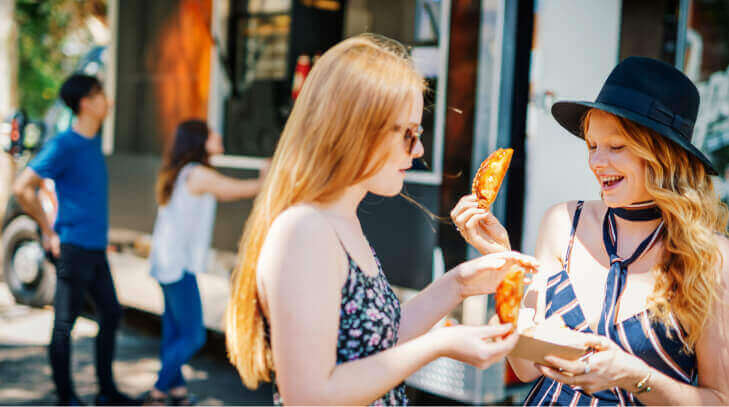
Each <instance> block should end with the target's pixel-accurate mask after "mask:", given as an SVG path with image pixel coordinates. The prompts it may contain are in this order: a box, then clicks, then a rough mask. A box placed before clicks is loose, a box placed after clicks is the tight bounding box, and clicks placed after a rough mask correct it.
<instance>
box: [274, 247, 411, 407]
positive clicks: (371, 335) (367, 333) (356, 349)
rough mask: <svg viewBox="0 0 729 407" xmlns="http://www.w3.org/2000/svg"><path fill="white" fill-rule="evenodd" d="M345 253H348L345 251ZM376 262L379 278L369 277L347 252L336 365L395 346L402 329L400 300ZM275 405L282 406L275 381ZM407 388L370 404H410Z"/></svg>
mask: <svg viewBox="0 0 729 407" xmlns="http://www.w3.org/2000/svg"><path fill="white" fill-rule="evenodd" d="M345 253H347V252H346V250H345ZM372 253H373V254H374V256H375V261H376V262H377V269H378V271H377V275H376V276H372V277H371V276H368V275H366V274H365V273H364V272H363V271H362V269H360V268H359V266H358V265H357V263H355V262H354V260H353V259H352V257H351V256H350V255H349V253H347V261H348V262H349V270H348V272H347V280H346V282H345V283H344V286H343V287H342V301H341V303H340V307H339V334H338V337H337V364H338V365H339V364H341V363H345V362H349V361H353V360H357V359H360V358H364V357H367V356H370V355H373V354H376V353H378V352H382V351H384V350H387V349H389V348H391V347H392V346H394V345H395V344H396V343H397V340H398V331H399V329H400V301H399V300H398V298H397V296H396V295H395V293H394V292H393V291H392V287H390V283H388V281H387V278H386V277H385V273H384V272H383V271H382V265H381V264H380V260H379V259H378V258H377V255H376V254H375V252H374V249H372ZM273 403H274V404H275V405H283V403H284V400H282V399H281V396H280V395H279V393H278V388H277V387H276V382H275V378H274V381H273ZM407 404H408V399H407V396H406V395H405V385H404V384H403V383H400V384H399V385H398V386H396V387H395V388H394V389H392V390H390V391H388V392H387V393H385V394H384V395H382V397H380V398H378V399H377V400H375V401H374V402H373V403H372V404H371V405H373V406H385V405H407Z"/></svg>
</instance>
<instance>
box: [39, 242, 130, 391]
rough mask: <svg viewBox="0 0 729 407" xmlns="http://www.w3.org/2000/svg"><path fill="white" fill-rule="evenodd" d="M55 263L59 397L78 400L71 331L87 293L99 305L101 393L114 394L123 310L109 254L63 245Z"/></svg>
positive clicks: (54, 355) (54, 351)
mask: <svg viewBox="0 0 729 407" xmlns="http://www.w3.org/2000/svg"><path fill="white" fill-rule="evenodd" d="M55 263H56V274H57V277H58V278H57V282H56V297H55V302H54V307H55V319H54V321H53V334H52V337H51V344H50V347H49V354H50V359H51V369H52V370H53V381H54V382H55V383H56V391H57V393H58V398H59V399H60V400H61V401H67V400H70V399H71V398H73V397H75V392H74V389H73V380H72V378H71V330H72V329H73V325H74V323H75V322H76V318H77V317H78V315H79V313H80V312H81V308H82V307H83V305H84V298H85V294H89V295H90V296H91V299H92V300H93V301H94V303H95V305H96V314H97V320H98V324H99V333H98V335H97V336H96V376H97V377H98V379H99V387H100V392H101V393H103V394H114V393H115V392H116V391H117V390H116V386H115V385H114V381H113V379H112V372H111V362H112V359H113V358H114V341H115V337H116V329H117V327H118V326H119V320H120V319H121V314H122V310H121V306H120V305H119V301H117V298H116V291H115V290H114V282H113V281H112V279H111V272H110V270H109V263H108V261H107V259H106V252H105V251H104V250H86V249H83V248H81V247H79V246H75V245H72V244H62V245H61V256H60V258H58V259H57V260H56V262H55Z"/></svg>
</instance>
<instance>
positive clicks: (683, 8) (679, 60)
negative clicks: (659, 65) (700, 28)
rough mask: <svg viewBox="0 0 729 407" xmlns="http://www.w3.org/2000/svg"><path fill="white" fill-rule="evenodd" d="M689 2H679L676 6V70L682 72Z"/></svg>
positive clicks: (688, 0)
mask: <svg viewBox="0 0 729 407" xmlns="http://www.w3.org/2000/svg"><path fill="white" fill-rule="evenodd" d="M690 2H691V0H681V1H680V3H679V5H678V30H677V37H678V38H676V68H677V69H679V70H681V71H683V68H684V59H685V55H686V30H687V29H688V12H689V5H690V4H691V3H690Z"/></svg>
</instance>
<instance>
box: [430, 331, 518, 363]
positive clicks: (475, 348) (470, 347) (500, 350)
mask: <svg viewBox="0 0 729 407" xmlns="http://www.w3.org/2000/svg"><path fill="white" fill-rule="evenodd" d="M509 330H511V324H504V325H497V326H489V325H482V326H466V325H457V326H451V327H447V328H439V329H436V330H434V331H431V334H433V335H434V336H435V338H436V341H437V344H436V346H438V347H439V349H442V351H441V355H442V356H445V357H449V358H452V359H455V360H458V361H461V362H463V363H468V364H469V365H471V366H475V367H477V368H479V369H486V368H487V367H489V366H490V365H492V364H493V363H494V362H496V361H498V360H500V359H501V358H503V357H504V356H506V354H508V353H509V352H511V350H512V349H513V348H514V346H515V345H516V341H517V339H518V337H519V335H517V334H511V335H509V336H507V337H506V338H504V339H501V336H502V335H504V334H506V333H508V332H509Z"/></svg>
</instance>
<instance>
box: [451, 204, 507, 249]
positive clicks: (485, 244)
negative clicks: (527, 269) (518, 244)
mask: <svg viewBox="0 0 729 407" xmlns="http://www.w3.org/2000/svg"><path fill="white" fill-rule="evenodd" d="M451 219H452V220H453V223H454V224H455V225H456V228H457V229H458V231H459V232H460V233H461V236H463V238H464V239H465V240H466V242H468V243H469V244H470V245H471V246H473V247H474V248H475V249H476V250H478V252H479V253H481V254H491V253H498V252H503V251H509V250H511V243H509V233H508V232H507V231H506V229H505V228H504V227H503V226H502V225H501V223H499V220H498V219H496V216H494V215H493V214H492V213H491V212H490V211H487V210H485V209H481V208H479V207H478V201H477V199H476V195H474V194H471V195H466V196H464V197H463V198H461V199H460V200H459V201H458V203H457V204H456V206H455V207H454V208H453V210H452V211H451Z"/></svg>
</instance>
